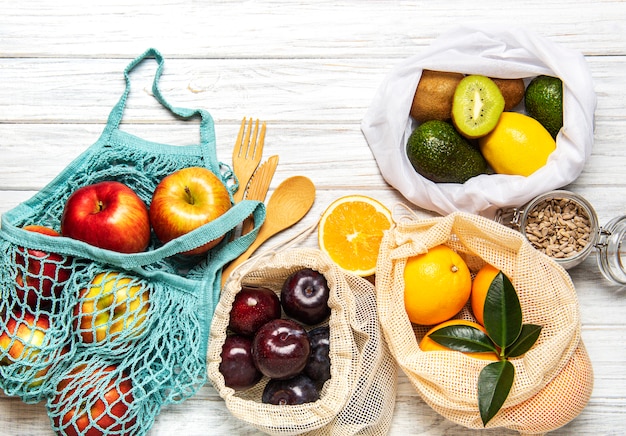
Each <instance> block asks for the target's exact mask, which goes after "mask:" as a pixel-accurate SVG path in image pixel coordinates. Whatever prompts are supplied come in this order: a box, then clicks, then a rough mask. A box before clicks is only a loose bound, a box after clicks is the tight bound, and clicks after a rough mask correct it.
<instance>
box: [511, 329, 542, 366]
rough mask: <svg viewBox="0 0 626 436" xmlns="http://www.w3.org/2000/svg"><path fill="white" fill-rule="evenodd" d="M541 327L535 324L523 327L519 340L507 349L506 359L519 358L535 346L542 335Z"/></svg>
mask: <svg viewBox="0 0 626 436" xmlns="http://www.w3.org/2000/svg"><path fill="white" fill-rule="evenodd" d="M541 328H542V327H541V326H540V325H535V324H524V325H522V332H521V333H520V334H519V337H518V338H517V340H516V341H515V342H514V343H513V344H512V345H511V346H509V347H508V348H507V349H506V354H505V357H507V358H508V357H519V356H521V355H522V354H524V353H525V352H527V351H528V350H530V349H531V348H532V346H533V345H535V342H537V339H539V335H540V334H541Z"/></svg>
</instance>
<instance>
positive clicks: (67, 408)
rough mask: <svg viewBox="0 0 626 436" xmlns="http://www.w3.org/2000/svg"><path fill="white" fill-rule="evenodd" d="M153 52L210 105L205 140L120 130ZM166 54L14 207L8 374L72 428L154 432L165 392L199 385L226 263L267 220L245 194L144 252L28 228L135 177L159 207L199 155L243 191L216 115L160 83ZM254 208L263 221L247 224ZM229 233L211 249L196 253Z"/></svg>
mask: <svg viewBox="0 0 626 436" xmlns="http://www.w3.org/2000/svg"><path fill="white" fill-rule="evenodd" d="M147 58H154V59H155V60H156V61H157V63H158V67H157V70H156V74H155V77H154V82H153V93H154V96H155V97H156V99H157V100H158V101H159V102H160V103H161V104H162V105H163V106H164V107H166V108H167V109H169V110H170V111H171V112H173V113H174V114H175V115H176V116H178V117H180V118H182V119H190V118H193V117H199V118H200V144H197V145H189V146H172V145H167V144H158V143H155V142H150V141H146V140H142V139H140V138H138V137H136V136H134V135H130V134H128V133H126V132H123V131H122V130H120V128H119V125H120V122H121V120H122V115H123V112H124V107H125V104H126V100H127V97H128V95H129V92H130V76H129V73H130V72H131V71H132V70H133V68H135V67H136V66H137V65H138V64H139V63H141V62H142V61H143V60H144V59H147ZM163 64H164V62H163V58H162V56H161V54H160V53H159V52H158V51H156V50H154V49H149V50H147V51H146V52H145V53H143V54H142V55H140V56H139V57H137V58H136V59H135V60H133V61H132V62H131V63H130V64H129V65H128V67H127V68H126V69H125V71H124V77H125V80H126V89H125V91H124V93H123V95H122V97H121V98H120V100H119V102H118V103H117V105H115V106H114V108H113V110H112V111H111V114H110V116H109V119H108V122H107V125H106V127H105V129H104V131H103V133H102V135H101V136H100V138H99V139H98V141H97V142H96V143H94V144H93V145H92V146H90V147H89V148H88V149H87V150H86V151H85V152H83V153H82V154H81V155H80V156H78V157H77V158H76V159H75V160H74V161H73V162H72V163H71V164H70V165H69V166H68V167H66V168H65V169H64V170H63V171H62V172H61V173H60V174H59V175H58V176H57V177H56V178H55V179H54V180H53V181H52V182H50V183H49V184H48V185H47V186H45V187H44V188H43V189H42V190H41V191H40V192H38V193H37V194H36V195H35V196H33V197H32V198H31V199H29V200H27V201H26V202H24V203H22V204H20V205H18V206H17V207H15V208H14V209H12V210H10V211H9V212H7V213H5V214H4V215H3V216H2V227H1V230H0V292H1V294H0V296H1V298H0V387H2V389H3V390H4V391H5V393H6V394H7V395H11V396H18V397H20V398H21V399H22V400H23V401H24V402H27V403H37V402H41V401H45V404H46V408H47V411H48V415H49V418H50V421H51V426H52V428H53V430H54V431H55V432H57V433H58V434H63V435H81V436H86V435H91V434H103V435H107V436H111V435H133V436H136V435H144V434H146V433H147V431H148V430H149V429H150V428H151V426H152V424H153V422H154V419H155V417H156V416H157V415H158V413H159V411H160V410H161V408H162V407H163V406H164V405H168V404H175V403H180V402H182V401H184V400H185V399H187V398H189V397H190V396H192V395H194V393H195V392H196V391H197V390H198V389H199V388H200V387H201V386H202V385H203V384H204V383H205V382H206V381H207V374H206V351H207V346H208V338H209V328H210V324H211V320H212V316H213V312H214V310H215V307H216V305H217V302H218V299H219V294H220V284H221V271H222V267H223V266H224V265H225V264H227V263H228V262H229V261H231V260H232V259H234V258H236V257H237V256H238V255H239V254H241V253H242V252H244V251H245V250H246V249H247V248H248V246H249V245H250V244H251V243H252V241H253V240H254V238H255V237H256V234H257V233H258V229H259V227H260V225H261V224H262V223H263V221H264V220H265V207H264V206H263V204H262V203H260V202H255V201H248V200H244V201H242V202H240V203H238V204H236V205H233V206H232V207H231V208H230V209H229V210H228V211H227V212H226V213H225V214H223V215H222V216H220V217H219V218H217V219H215V220H214V221H212V222H210V223H208V224H205V225H204V226H201V227H199V228H198V229H196V230H194V231H192V232H190V233H187V234H186V235H184V236H181V237H179V238H176V239H174V240H172V241H170V242H168V243H165V244H162V243H160V242H159V240H158V239H157V238H156V236H154V234H152V235H151V240H150V244H149V246H148V248H147V249H146V250H145V251H142V252H140V253H133V254H122V253H118V252H114V251H110V250H105V249H101V248H97V247H94V246H92V245H89V244H86V243H84V242H81V241H78V240H75V239H70V238H68V237H63V236H52V235H49V234H45V233H41V232H38V231H28V230H25V229H24V227H25V226H28V225H37V226H43V227H46V228H50V229H54V230H56V231H59V229H60V219H61V216H62V212H63V208H64V205H65V203H66V200H67V199H68V197H69V196H70V194H71V193H72V192H74V191H75V190H76V189H78V188H80V187H83V186H86V185H90V184H93V183H97V182H101V181H108V180H116V181H118V182H122V183H124V184H126V185H127V186H128V187H130V188H131V189H132V190H134V191H135V192H136V193H137V194H138V195H139V197H140V198H141V199H142V200H143V201H144V202H145V203H146V205H148V206H149V205H150V200H151V196H152V193H153V191H154V189H155V187H156V186H157V184H158V183H159V182H160V180H162V179H163V178H164V177H165V176H167V175H169V174H171V173H173V172H175V171H177V170H179V169H182V168H185V167H191V166H200V167H205V168H208V169H209V170H211V171H212V172H213V173H214V174H215V175H217V176H218V177H219V178H220V180H221V181H222V182H223V183H224V185H225V186H227V188H228V189H229V195H230V199H231V202H232V192H231V191H232V190H233V189H234V186H236V180H233V176H232V172H231V171H230V169H229V168H228V167H227V166H226V165H223V164H221V163H220V162H219V161H218V159H217V155H216V147H215V133H214V126H213V119H212V118H211V116H210V114H209V113H208V112H206V111H204V110H198V109H197V110H191V109H184V108H177V107H172V106H170V105H169V104H168V103H167V101H166V100H165V99H164V98H163V96H162V94H161V92H160V90H159V86H158V81H159V77H160V75H161V73H162V69H163ZM230 182H233V183H230ZM249 216H253V218H254V222H255V228H254V229H253V231H252V232H250V233H249V234H246V235H245V236H239V237H235V233H236V228H237V227H238V226H239V225H240V224H241V223H242V222H243V221H244V220H245V219H246V218H247V217H249ZM216 240H221V242H220V243H219V244H218V245H216V246H215V247H213V248H211V249H210V250H209V251H208V252H207V253H206V254H204V255H199V256H188V255H184V254H182V253H185V252H187V251H190V250H192V249H194V248H197V247H200V246H203V245H204V244H207V243H209V242H211V241H216Z"/></svg>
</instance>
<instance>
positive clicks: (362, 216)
mask: <svg viewBox="0 0 626 436" xmlns="http://www.w3.org/2000/svg"><path fill="white" fill-rule="evenodd" d="M392 222H393V221H392V218H391V212H390V211H389V209H387V208H386V207H385V206H384V205H383V204H382V203H380V202H379V201H378V200H375V199H373V198H371V197H367V196H365V195H358V194H353V195H346V196H344V197H341V198H338V199H337V200H335V201H333V202H332V203H331V204H330V206H328V208H327V209H326V210H325V211H324V213H323V214H322V217H321V219H320V223H319V228H318V233H317V236H318V242H319V246H320V249H321V250H322V251H323V252H325V253H326V254H328V256H329V257H330V258H331V259H332V260H333V262H335V263H336V264H337V265H338V266H339V267H340V268H342V269H343V270H345V271H348V272H351V273H353V274H356V275H358V276H361V277H367V276H371V275H372V274H374V273H375V272H376V259H377V258H378V250H379V249H380V242H381V240H382V239H383V235H384V232H385V230H388V229H389V228H390V227H391V225H392Z"/></svg>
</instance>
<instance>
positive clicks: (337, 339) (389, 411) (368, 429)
mask: <svg viewBox="0 0 626 436" xmlns="http://www.w3.org/2000/svg"><path fill="white" fill-rule="evenodd" d="M301 268H311V269H314V270H316V271H319V272H320V273H321V274H323V275H324V277H325V278H326V280H327V282H328V285H329V288H330V297H329V301H328V304H329V306H330V308H331V315H330V318H329V320H328V321H327V322H325V323H323V324H328V326H329V328H330V352H329V355H330V359H331V378H330V379H329V380H327V381H326V382H325V384H324V386H323V388H322V390H321V392H320V399H319V400H318V401H316V402H312V403H305V404H302V405H292V406H279V405H271V404H264V403H262V401H261V394H262V392H263V389H264V387H265V384H266V383H267V381H268V380H269V379H268V378H267V377H263V379H262V380H261V381H260V382H259V383H258V384H257V385H256V386H254V387H252V388H250V389H248V390H244V391H235V390H233V389H231V388H229V387H226V386H225V385H224V377H223V376H222V374H221V373H220V371H219V364H220V362H221V358H220V353H221V350H222V346H223V344H224V341H225V339H226V337H227V334H228V322H229V316H230V310H231V308H232V304H233V301H234V299H235V296H236V294H237V293H238V292H239V291H240V290H241V288H242V285H244V284H246V285H257V286H263V287H267V288H270V289H272V290H274V291H275V292H276V293H277V294H280V290H281V287H282V284H283V282H284V281H285V280H286V279H287V277H288V276H289V275H290V274H291V273H293V272H295V271H296V270H299V269H301ZM283 317H285V315H283ZM311 328H313V327H311ZM208 374H209V378H210V380H211V382H212V383H213V385H214V386H215V388H216V389H217V391H218V393H219V394H220V396H221V397H222V398H224V401H225V404H226V407H227V408H228V409H229V411H230V412H231V413H232V414H233V415H234V416H235V417H237V418H238V419H241V420H243V421H245V422H247V423H249V424H251V425H252V426H254V427H256V428H257V429H259V430H262V431H264V432H266V433H269V434H276V435H287V434H316V435H380V434H386V433H387V432H388V430H389V428H390V425H391V419H392V415H393V409H394V406H395V397H396V390H397V380H396V379H397V377H396V376H397V365H396V363H395V362H394V361H393V358H392V356H391V354H390V353H389V350H388V348H387V346H386V344H385V341H384V338H383V336H382V331H381V330H380V325H379V322H378V317H377V314H376V297H375V292H374V287H373V285H372V284H371V283H370V282H368V281H367V280H365V279H363V278H361V277H357V276H354V275H351V274H347V273H345V272H343V271H342V270H340V269H339V268H338V267H337V266H336V265H335V264H334V263H333V262H332V261H331V260H330V259H329V258H328V257H327V256H326V255H325V254H324V253H322V252H321V251H320V250H317V249H312V248H292V249H284V250H281V251H279V252H277V253H274V254H272V255H271V256H266V255H263V256H261V257H255V258H252V259H250V260H248V261H247V262H246V263H244V264H242V265H241V266H240V267H239V268H238V269H237V270H235V272H234V273H233V275H232V276H231V278H229V280H228V282H227V283H226V284H225V287H224V290H223V293H222V296H221V298H220V302H219V303H218V305H217V308H216V309H215V314H214V317H213V322H212V325H211V338H210V341H209V350H208Z"/></svg>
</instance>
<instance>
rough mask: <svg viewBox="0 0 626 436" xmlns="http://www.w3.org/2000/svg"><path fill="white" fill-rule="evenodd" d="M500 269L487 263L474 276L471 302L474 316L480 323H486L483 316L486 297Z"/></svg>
mask: <svg viewBox="0 0 626 436" xmlns="http://www.w3.org/2000/svg"><path fill="white" fill-rule="evenodd" d="M499 272H500V270H499V269H498V268H496V267H494V266H493V265H490V264H488V263H486V264H485V265H484V266H483V267H482V268H481V269H480V270H479V271H478V273H476V276H475V277H474V281H473V282H472V293H471V295H470V304H471V306H472V313H473V314H474V318H476V321H478V323H479V324H482V325H485V320H484V318H483V312H484V309H485V298H487V292H488V291H489V286H491V282H492V281H493V279H494V278H495V277H496V276H497V275H498V273H499Z"/></svg>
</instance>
